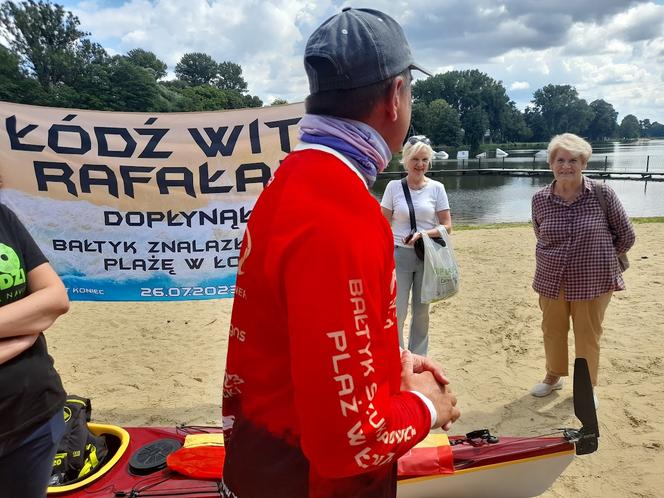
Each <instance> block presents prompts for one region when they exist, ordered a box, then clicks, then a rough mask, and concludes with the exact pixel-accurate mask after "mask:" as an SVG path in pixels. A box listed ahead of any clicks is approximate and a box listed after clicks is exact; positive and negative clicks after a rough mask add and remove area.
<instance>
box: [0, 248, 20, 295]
mask: <svg viewBox="0 0 664 498" xmlns="http://www.w3.org/2000/svg"><path fill="white" fill-rule="evenodd" d="M23 284H25V270H24V269H23V268H21V260H20V259H18V255H17V254H16V251H14V249H12V248H11V247H9V246H8V245H5V244H2V243H0V290H6V289H10V288H11V287H16V286H17V285H23Z"/></svg>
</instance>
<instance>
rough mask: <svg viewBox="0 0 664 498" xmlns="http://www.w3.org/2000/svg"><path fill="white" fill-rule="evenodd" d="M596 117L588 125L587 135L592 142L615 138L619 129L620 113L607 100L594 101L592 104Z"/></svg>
mask: <svg viewBox="0 0 664 498" xmlns="http://www.w3.org/2000/svg"><path fill="white" fill-rule="evenodd" d="M590 108H591V109H592V111H593V113H594V115H593V119H592V121H590V123H589V124H588V129H587V130H586V135H587V136H588V137H589V138H591V139H592V140H602V139H607V138H611V137H614V136H615V135H616V131H617V129H618V121H617V119H618V111H616V110H615V109H614V108H613V105H611V104H609V103H608V102H606V101H605V100H602V99H598V100H593V101H592V102H591V103H590Z"/></svg>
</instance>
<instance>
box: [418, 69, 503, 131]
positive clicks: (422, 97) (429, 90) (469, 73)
mask: <svg viewBox="0 0 664 498" xmlns="http://www.w3.org/2000/svg"><path fill="white" fill-rule="evenodd" d="M413 97H414V99H415V102H424V103H427V104H428V103H431V102H433V101H434V100H437V99H443V100H445V101H446V102H447V103H448V104H449V105H450V106H451V107H452V109H454V110H456V111H457V113H458V114H459V118H460V119H461V122H462V123H463V126H464V128H465V130H466V136H473V137H475V136H479V137H480V140H481V137H482V136H483V135H484V132H485V131H486V129H487V128H489V129H491V131H492V133H493V134H494V137H495V138H496V139H502V138H503V136H504V135H505V133H506V129H507V128H508V127H509V126H514V122H513V116H512V110H511V109H510V99H509V97H508V96H507V90H505V87H504V86H503V84H502V82H500V81H497V80H494V79H493V78H491V77H489V76H488V75H487V74H485V73H482V72H480V71H478V70H477V69H472V70H466V71H449V72H447V73H444V74H437V75H435V76H432V77H430V78H427V79H426V80H422V81H417V82H415V84H414V85H413ZM508 120H511V121H510V122H509V123H508ZM471 123H474V124H476V125H478V126H480V125H481V126H484V128H483V129H482V130H479V129H478V130H474V129H471V128H468V126H470V125H471ZM477 143H478V144H479V141H478V142H477Z"/></svg>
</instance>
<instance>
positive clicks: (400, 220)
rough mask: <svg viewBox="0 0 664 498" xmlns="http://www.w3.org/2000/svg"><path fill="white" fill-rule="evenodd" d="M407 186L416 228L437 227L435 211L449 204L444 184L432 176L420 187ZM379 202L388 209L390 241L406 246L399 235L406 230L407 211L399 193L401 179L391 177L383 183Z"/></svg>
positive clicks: (408, 218) (403, 233) (408, 224)
mask: <svg viewBox="0 0 664 498" xmlns="http://www.w3.org/2000/svg"><path fill="white" fill-rule="evenodd" d="M409 190H410V198H411V199H412V201H413V208H414V209H415V223H416V224H417V229H418V230H431V229H432V228H436V227H438V226H439V225H440V222H439V221H438V216H436V213H437V212H438V211H444V210H446V209H449V208H450V203H449V201H448V200H447V193H446V192H445V186H444V185H443V184H442V183H440V182H437V181H436V180H432V179H431V178H428V179H427V183H426V185H425V186H424V187H423V188H421V189H420V190H413V189H409ZM380 205H381V206H382V207H384V208H385V209H390V210H391V211H392V233H393V234H394V244H395V245H397V246H401V247H407V245H406V244H404V243H403V239H404V237H406V236H407V235H408V234H409V233H410V213H409V211H408V203H407V202H406V197H405V196H404V195H403V187H402V186H401V180H392V181H390V182H389V183H388V184H387V187H386V188H385V193H384V194H383V200H382V201H381V202H380Z"/></svg>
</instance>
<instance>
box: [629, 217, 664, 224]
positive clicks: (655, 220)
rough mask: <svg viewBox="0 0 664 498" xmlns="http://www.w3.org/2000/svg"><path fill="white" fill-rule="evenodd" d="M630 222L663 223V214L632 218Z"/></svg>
mask: <svg viewBox="0 0 664 498" xmlns="http://www.w3.org/2000/svg"><path fill="white" fill-rule="evenodd" d="M632 223H635V224H639V225H643V224H645V223H664V216H651V217H648V218H632Z"/></svg>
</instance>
